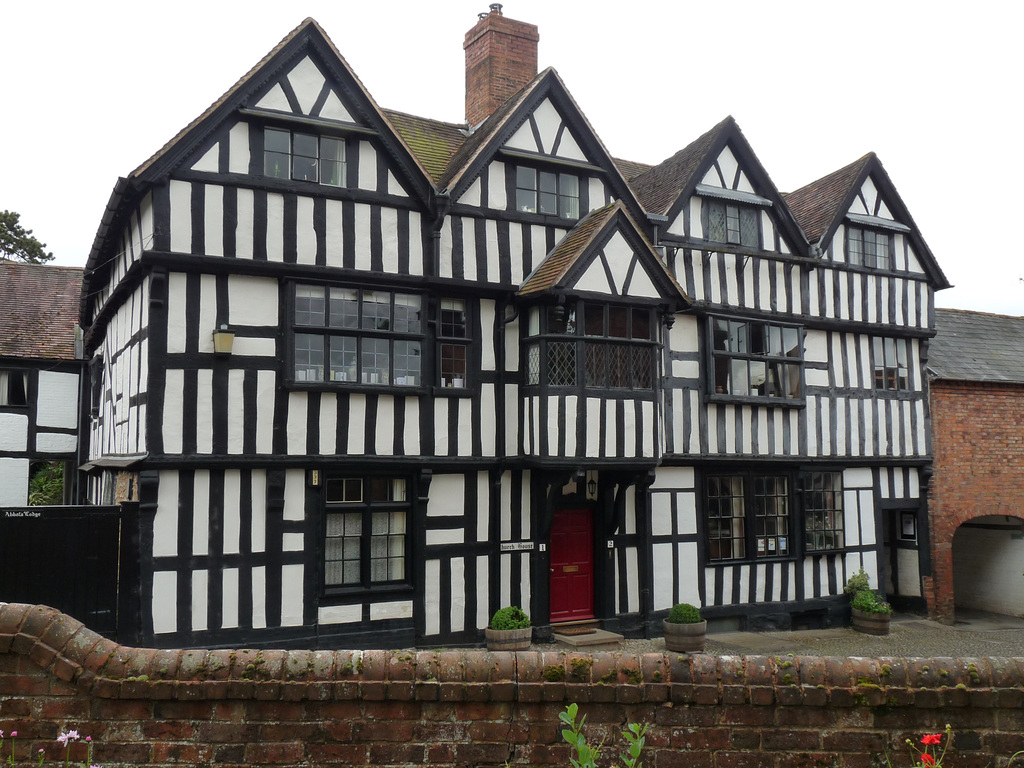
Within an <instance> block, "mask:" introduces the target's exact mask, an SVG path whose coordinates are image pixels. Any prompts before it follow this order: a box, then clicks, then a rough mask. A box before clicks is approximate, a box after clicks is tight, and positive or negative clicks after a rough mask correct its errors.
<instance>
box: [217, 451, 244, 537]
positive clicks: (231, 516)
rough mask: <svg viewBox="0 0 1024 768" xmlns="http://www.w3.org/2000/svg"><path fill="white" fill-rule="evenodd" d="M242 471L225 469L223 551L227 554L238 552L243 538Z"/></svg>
mask: <svg viewBox="0 0 1024 768" xmlns="http://www.w3.org/2000/svg"><path fill="white" fill-rule="evenodd" d="M241 488H242V473H241V472H239V470H237V469H228V470H225V471H224V506H223V520H224V523H223V526H222V545H221V547H222V551H223V552H224V554H226V555H235V554H238V553H239V551H240V549H239V546H240V545H239V542H240V541H241V539H242V516H241V511H240V509H241V507H240V505H241Z"/></svg>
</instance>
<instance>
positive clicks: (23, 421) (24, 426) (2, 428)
mask: <svg viewBox="0 0 1024 768" xmlns="http://www.w3.org/2000/svg"><path fill="white" fill-rule="evenodd" d="M27 450H28V416H26V415H25V414H23V413H0V451H27Z"/></svg>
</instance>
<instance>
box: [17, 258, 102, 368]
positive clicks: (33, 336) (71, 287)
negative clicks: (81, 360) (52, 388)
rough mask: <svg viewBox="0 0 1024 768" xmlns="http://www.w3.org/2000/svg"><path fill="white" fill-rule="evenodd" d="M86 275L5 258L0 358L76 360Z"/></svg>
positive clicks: (78, 269) (64, 268) (77, 269)
mask: <svg viewBox="0 0 1024 768" xmlns="http://www.w3.org/2000/svg"><path fill="white" fill-rule="evenodd" d="M82 274H83V270H82V269H81V267H51V266H47V265H44V264H22V263H20V262H15V261H5V260H3V259H0V356H2V357H27V358H43V359H57V360H74V359H75V324H76V323H77V322H78V299H79V294H80V293H81V290H82Z"/></svg>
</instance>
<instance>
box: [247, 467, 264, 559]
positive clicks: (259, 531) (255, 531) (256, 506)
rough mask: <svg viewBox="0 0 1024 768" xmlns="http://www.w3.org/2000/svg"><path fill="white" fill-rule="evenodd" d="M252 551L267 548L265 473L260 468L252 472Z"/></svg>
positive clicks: (260, 550)
mask: <svg viewBox="0 0 1024 768" xmlns="http://www.w3.org/2000/svg"><path fill="white" fill-rule="evenodd" d="M250 537H251V540H252V551H253V552H263V551H264V550H265V549H266V548H267V475H266V472H265V471H264V470H262V469H260V470H256V471H254V472H253V473H252V528H251V529H250Z"/></svg>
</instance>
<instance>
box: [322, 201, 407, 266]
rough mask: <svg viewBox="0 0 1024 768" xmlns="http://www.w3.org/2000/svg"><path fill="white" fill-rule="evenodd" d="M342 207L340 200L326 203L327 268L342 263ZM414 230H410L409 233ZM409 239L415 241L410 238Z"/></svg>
mask: <svg viewBox="0 0 1024 768" xmlns="http://www.w3.org/2000/svg"><path fill="white" fill-rule="evenodd" d="M343 210H344V206H343V205H342V202H341V201H340V200H328V201H327V214H326V218H327V237H326V238H325V239H326V241H327V243H326V251H327V258H326V261H327V266H329V267H340V266H341V265H342V264H343V263H344V253H345V252H344V247H343V245H344V231H345V229H344V218H343V215H342V212H343ZM413 231H415V230H412V229H410V232H413ZM410 239H415V238H411V237H410Z"/></svg>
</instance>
